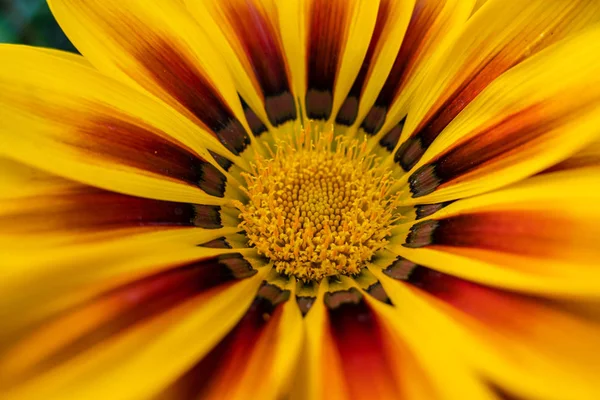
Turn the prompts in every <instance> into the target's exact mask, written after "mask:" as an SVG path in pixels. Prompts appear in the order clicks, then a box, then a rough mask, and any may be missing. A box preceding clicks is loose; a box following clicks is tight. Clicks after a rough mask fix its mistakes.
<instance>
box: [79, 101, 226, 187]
mask: <svg viewBox="0 0 600 400" xmlns="http://www.w3.org/2000/svg"><path fill="white" fill-rule="evenodd" d="M92 109H95V110H98V109H99V107H98V106H96V107H94V106H92ZM75 124H77V131H78V133H79V137H77V138H76V139H74V140H76V143H71V144H72V145H75V146H77V147H79V148H81V149H82V150H84V151H90V152H94V153H96V154H99V155H101V156H102V157H104V158H105V159H107V160H110V161H113V162H116V163H119V164H125V165H128V166H130V167H133V168H138V169H141V170H144V171H148V172H151V173H155V174H158V175H162V176H165V177H168V178H171V179H174V180H179V181H184V182H186V183H189V184H191V185H194V186H198V187H200V188H201V189H203V190H204V191H205V192H206V193H208V194H210V195H213V196H218V197H223V193H224V191H225V183H226V178H225V176H224V175H223V174H222V173H221V172H219V171H218V170H217V169H216V168H215V167H214V166H213V165H212V164H210V163H209V162H207V161H206V160H204V159H202V158H201V157H199V156H198V155H196V154H194V153H192V152H191V151H190V150H188V149H186V148H185V147H184V146H182V145H178V144H176V143H174V142H172V141H169V140H167V139H165V138H164V137H163V136H164V134H163V133H162V132H160V131H157V130H156V129H155V128H152V127H150V126H148V125H146V124H144V123H143V122H142V121H129V120H128V119H127V117H125V116H119V115H116V114H115V113H114V112H112V113H111V112H110V111H109V110H101V112H98V113H97V115H96V116H94V117H91V118H89V119H88V120H84V121H83V122H79V123H78V122H77V121H75Z"/></svg>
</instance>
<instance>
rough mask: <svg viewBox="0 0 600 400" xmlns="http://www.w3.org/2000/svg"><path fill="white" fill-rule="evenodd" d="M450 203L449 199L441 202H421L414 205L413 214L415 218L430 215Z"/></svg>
mask: <svg viewBox="0 0 600 400" xmlns="http://www.w3.org/2000/svg"><path fill="white" fill-rule="evenodd" d="M450 204H452V202H451V201H446V202H443V203H435V204H422V205H419V206H415V215H416V217H417V219H421V218H425V217H429V216H430V215H433V214H435V213H436V212H438V211H440V210H441V209H442V208H444V207H446V206H448V205H450Z"/></svg>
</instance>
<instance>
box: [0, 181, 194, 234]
mask: <svg viewBox="0 0 600 400" xmlns="http://www.w3.org/2000/svg"><path fill="white" fill-rule="evenodd" d="M21 205H22V206H21V208H20V209H18V210H16V211H15V212H12V213H10V214H8V215H3V216H0V225H2V227H3V229H2V231H5V232H12V233H17V234H18V233H44V232H46V233H47V232H50V231H53V230H65V231H68V232H71V233H73V234H75V232H81V233H85V232H90V231H101V230H112V229H120V228H130V227H147V226H154V227H156V226H164V227H169V226H193V225H194V224H195V221H196V218H197V214H198V212H197V206H194V205H192V204H186V203H175V202H169V201H160V200H152V199H145V198H140V197H133V196H127V195H122V194H118V193H114V192H108V191H104V190H101V189H96V188H92V187H86V186H75V187H74V188H73V189H70V190H68V191H66V192H61V193H57V194H54V195H52V196H51V197H44V198H41V199H36V198H28V199H23V200H22V203H21Z"/></svg>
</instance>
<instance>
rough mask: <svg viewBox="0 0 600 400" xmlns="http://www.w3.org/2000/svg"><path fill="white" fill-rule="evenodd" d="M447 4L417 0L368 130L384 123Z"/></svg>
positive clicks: (365, 124)
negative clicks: (430, 28) (431, 28)
mask: <svg viewBox="0 0 600 400" xmlns="http://www.w3.org/2000/svg"><path fill="white" fill-rule="evenodd" d="M443 6H444V3H443V2H441V1H431V0H417V2H416V4H415V8H414V10H413V15H412V17H411V19H410V22H409V24H408V28H407V30H406V35H405V37H404V40H403V42H402V46H400V51H399V52H398V55H397V56H396V60H395V61H394V66H393V67H392V70H391V71H390V74H389V75H388V77H387V80H386V81H385V84H384V85H383V88H382V89H381V92H379V96H378V97H377V100H376V101H375V105H374V106H373V108H372V109H371V110H370V111H369V113H368V114H367V116H366V117H365V119H364V120H363V121H362V123H361V128H362V129H363V130H364V131H365V132H367V133H368V134H371V135H374V134H376V133H377V132H379V130H380V129H381V127H382V126H383V123H384V122H385V118H386V116H387V111H388V109H389V107H390V106H391V105H392V103H393V101H394V99H395V98H396V96H397V95H398V94H399V93H400V91H401V90H402V88H403V87H404V85H405V84H406V78H407V77H408V76H409V74H410V73H411V72H412V70H413V68H414V67H415V62H416V61H417V58H418V54H419V51H421V50H422V47H423V45H424V44H425V40H426V39H427V33H428V29H429V27H430V26H431V25H432V24H433V22H434V21H435V19H436V18H437V17H438V15H439V14H440V12H441V11H442V8H443Z"/></svg>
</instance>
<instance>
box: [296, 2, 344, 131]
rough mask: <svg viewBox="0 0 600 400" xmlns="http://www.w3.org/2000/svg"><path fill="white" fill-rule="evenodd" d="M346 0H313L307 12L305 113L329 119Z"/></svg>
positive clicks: (340, 52) (313, 116)
mask: <svg viewBox="0 0 600 400" xmlns="http://www.w3.org/2000/svg"><path fill="white" fill-rule="evenodd" d="M348 17H349V14H348V4H347V3H346V1H345V0H314V1H313V2H312V4H311V8H310V11H309V14H308V19H309V21H308V39H307V40H308V59H307V66H306V67H307V93H306V113H307V116H308V117H309V118H314V119H327V118H329V115H330V114H331V108H332V106H333V87H334V84H335V77H336V74H337V70H338V63H339V60H341V58H342V51H343V46H344V41H343V40H342V39H343V38H344V36H345V31H344V30H345V29H346V27H347V26H348V23H349V22H348Z"/></svg>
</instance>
